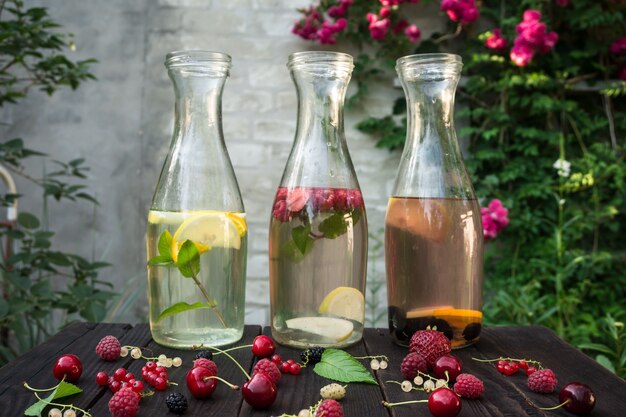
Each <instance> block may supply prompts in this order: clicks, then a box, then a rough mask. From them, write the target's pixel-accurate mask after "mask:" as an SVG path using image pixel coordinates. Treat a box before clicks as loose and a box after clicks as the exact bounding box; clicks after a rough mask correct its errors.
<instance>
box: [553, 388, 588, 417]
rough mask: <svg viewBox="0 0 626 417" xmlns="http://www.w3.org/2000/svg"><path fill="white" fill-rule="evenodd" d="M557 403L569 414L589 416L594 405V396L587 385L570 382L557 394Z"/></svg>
mask: <svg viewBox="0 0 626 417" xmlns="http://www.w3.org/2000/svg"><path fill="white" fill-rule="evenodd" d="M559 402H560V403H562V404H563V408H565V409H566V410H567V411H569V412H570V413H574V414H580V415H582V414H589V413H590V412H591V410H593V407H594V406H595V405H596V396H595V394H594V393H593V391H592V390H591V388H590V387H589V386H588V385H585V384H581V383H580V382H570V383H569V384H567V385H566V386H564V387H563V388H562V389H561V391H560V392H559Z"/></svg>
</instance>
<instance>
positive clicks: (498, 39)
mask: <svg viewBox="0 0 626 417" xmlns="http://www.w3.org/2000/svg"><path fill="white" fill-rule="evenodd" d="M507 44H508V42H507V41H506V39H505V38H504V37H503V36H502V33H501V32H500V29H499V28H495V29H494V30H492V31H491V36H490V37H488V38H487V39H486V40H485V45H486V46H487V48H489V49H495V50H496V51H502V50H504V49H506V47H507Z"/></svg>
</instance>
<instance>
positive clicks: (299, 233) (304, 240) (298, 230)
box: [291, 224, 313, 255]
mask: <svg viewBox="0 0 626 417" xmlns="http://www.w3.org/2000/svg"><path fill="white" fill-rule="evenodd" d="M309 233H311V225H310V224H308V225H306V226H298V227H294V228H293V229H292V230H291V238H292V239H293V243H294V244H295V246H296V248H297V249H298V250H299V251H300V253H301V254H302V255H306V254H307V253H309V252H310V250H311V249H312V247H313V238H312V237H311V236H309Z"/></svg>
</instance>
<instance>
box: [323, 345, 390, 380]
mask: <svg viewBox="0 0 626 417" xmlns="http://www.w3.org/2000/svg"><path fill="white" fill-rule="evenodd" d="M313 371H314V372H315V373H316V374H318V375H319V376H321V377H323V378H327V379H332V380H335V381H339V382H363V383H366V384H374V385H378V383H377V382H376V380H375V379H374V377H373V376H372V374H370V373H369V372H368V370H367V369H365V367H364V366H363V365H362V364H361V363H360V362H359V361H357V360H356V359H354V357H353V356H352V355H350V354H349V353H347V352H344V351H343V350H338V349H326V350H325V351H324V353H323V354H322V360H321V361H320V362H319V363H318V364H317V365H315V368H313Z"/></svg>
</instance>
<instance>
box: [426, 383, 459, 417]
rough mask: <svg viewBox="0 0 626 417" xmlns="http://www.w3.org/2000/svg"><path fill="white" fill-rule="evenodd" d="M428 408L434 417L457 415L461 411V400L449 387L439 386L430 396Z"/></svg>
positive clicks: (452, 416) (453, 416)
mask: <svg viewBox="0 0 626 417" xmlns="http://www.w3.org/2000/svg"><path fill="white" fill-rule="evenodd" d="M428 410H429V411H430V414H432V415H433V416H434V417H455V416H456V415H458V414H459V413H460V412H461V400H460V399H459V396H458V395H456V393H455V392H454V391H452V390H451V389H449V388H444V387H442V388H439V389H436V390H435V391H433V392H432V394H430V397H428Z"/></svg>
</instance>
